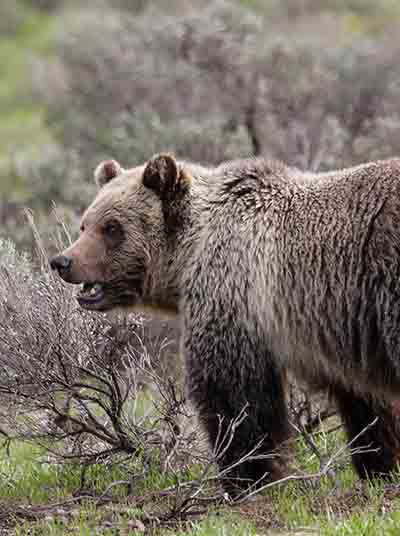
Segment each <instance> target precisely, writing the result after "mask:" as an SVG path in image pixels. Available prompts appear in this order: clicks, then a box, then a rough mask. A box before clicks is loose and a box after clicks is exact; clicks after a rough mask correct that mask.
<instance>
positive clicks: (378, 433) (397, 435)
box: [334, 389, 400, 479]
mask: <svg viewBox="0 0 400 536" xmlns="http://www.w3.org/2000/svg"><path fill="white" fill-rule="evenodd" d="M334 394H335V397H336V401H337V405H338V408H339V411H340V414H341V417H342V420H343V422H344V425H345V428H346V431H347V434H348V439H349V441H351V440H352V439H354V438H355V437H356V436H357V435H358V434H360V433H361V432H362V430H364V429H365V432H364V433H362V434H361V435H360V437H358V438H357V439H356V440H355V441H354V442H353V443H352V445H351V449H352V450H355V451H356V450H357V448H358V449H360V448H361V449H362V450H364V451H366V452H359V453H357V452H354V454H353V455H352V460H353V465H354V467H355V469H356V471H357V473H358V475H359V477H360V478H362V479H366V478H374V477H388V476H390V473H391V471H393V470H394V469H396V467H397V464H398V462H399V461H400V419H399V417H398V416H397V415H396V412H395V411H394V409H393V408H391V407H388V406H385V405H384V404H383V403H381V402H379V401H377V400H373V399H372V398H369V397H368V398H362V397H360V396H358V395H355V394H354V393H350V392H347V391H345V390H343V389H337V390H336V391H335V393H334ZM376 417H378V420H377V422H376V423H375V424H374V425H372V426H370V427H368V425H370V424H371V423H372V422H373V421H374V419H375V418H376ZM368 451H369V452H368Z"/></svg>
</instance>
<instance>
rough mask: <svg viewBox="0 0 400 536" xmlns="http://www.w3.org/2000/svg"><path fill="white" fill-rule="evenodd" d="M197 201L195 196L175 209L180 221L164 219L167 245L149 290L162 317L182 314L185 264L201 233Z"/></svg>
mask: <svg viewBox="0 0 400 536" xmlns="http://www.w3.org/2000/svg"><path fill="white" fill-rule="evenodd" d="M196 201H197V199H196V197H194V196H192V197H191V198H190V199H185V200H183V201H182V203H181V206H180V207H175V209H176V210H177V211H178V213H179V220H178V219H176V218H174V217H173V215H170V216H169V217H168V218H167V217H166V218H165V221H166V224H167V229H166V246H165V249H163V251H160V252H159V257H160V258H159V270H157V273H155V274H154V278H153V281H152V282H151V287H152V288H151V291H150V295H151V296H152V298H151V305H150V309H151V310H152V311H153V312H156V313H157V312H158V313H161V314H162V315H163V316H168V317H171V316H177V315H179V312H180V302H181V294H182V285H183V282H184V273H185V270H186V265H187V263H188V262H189V261H190V258H191V256H192V254H193V250H194V249H195V247H196V243H197V240H198V236H199V234H200V231H201V223H200V221H201V220H200V213H201V210H200V205H201V202H199V201H198V202H197V203H196Z"/></svg>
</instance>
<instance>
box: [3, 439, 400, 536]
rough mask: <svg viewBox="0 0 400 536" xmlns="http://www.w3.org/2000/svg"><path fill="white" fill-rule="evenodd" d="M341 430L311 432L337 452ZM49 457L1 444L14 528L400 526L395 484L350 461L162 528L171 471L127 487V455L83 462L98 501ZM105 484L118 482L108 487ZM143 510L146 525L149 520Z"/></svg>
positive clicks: (116, 530) (299, 451)
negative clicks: (369, 477) (363, 474)
mask: <svg viewBox="0 0 400 536" xmlns="http://www.w3.org/2000/svg"><path fill="white" fill-rule="evenodd" d="M340 436H341V432H335V433H333V434H331V435H326V434H320V435H319V436H317V437H316V441H317V445H318V448H319V449H321V453H324V450H323V449H324V446H326V448H327V449H331V448H334V451H336V450H337V448H338V445H339V444H340V442H341V440H342V438H341V437H340ZM295 458H296V463H297V464H298V465H299V467H301V469H302V470H303V471H304V472H305V473H307V474H308V473H311V472H315V470H317V469H318V467H317V465H316V461H315V460H314V459H313V455H310V453H309V451H308V450H307V449H306V447H305V445H304V444H303V442H302V441H298V442H297V446H296V453H295ZM48 461H49V460H48V458H47V455H46V452H45V451H44V450H43V449H42V448H39V447H36V446H33V445H31V444H26V443H16V444H12V445H11V447H10V449H9V451H8V452H7V450H6V449H2V450H1V451H0V478H1V480H2V486H1V488H0V509H1V506H2V505H8V506H9V507H11V508H12V507H14V508H15V519H14V523H15V532H14V533H15V534H16V535H20V536H28V535H30V536H32V535H33V536H41V535H43V536H44V535H56V536H58V535H61V534H66V533H72V534H82V535H91V534H94V533H96V534H102V535H106V536H108V535H110V536H111V535H113V536H115V535H120V536H123V535H127V534H141V533H142V532H140V530H141V529H142V528H143V523H145V524H146V527H153V528H152V532H151V534H154V535H160V536H161V535H163V536H164V535H165V536H167V535H169V534H171V535H177V536H225V535H227V536H228V535H229V536H230V535H233V536H236V535H238V536H239V535H244V536H247V535H248V536H253V535H254V536H255V535H258V536H261V535H266V536H287V535H289V534H295V533H297V532H299V533H300V534H301V533H302V531H303V532H304V533H305V534H307V533H311V534H312V533H316V534H320V535H321V536H333V535H334V534H335V535H339V536H340V535H343V536H347V535H354V536H369V535H371V536H372V535H375V534H385V535H386V534H388V535H389V536H390V535H392V534H393V535H395V534H398V533H399V531H400V491H398V490H397V488H396V486H395V485H389V484H387V483H383V482H379V481H378V482H375V483H373V484H372V483H370V484H368V485H364V486H363V487H361V486H360V483H359V482H358V481H357V479H356V478H355V476H354V472H353V470H352V468H351V466H350V465H349V464H347V465H346V464H345V465H344V466H343V467H342V468H341V469H340V470H338V471H336V473H335V475H334V478H332V477H328V476H327V477H323V478H321V479H319V480H317V481H315V482H302V481H293V482H289V483H288V484H287V485H286V486H282V487H279V488H278V487H277V488H271V489H270V490H268V491H266V492H264V493H263V494H262V495H260V496H258V497H256V498H255V500H254V501H250V502H248V503H244V504H243V505H223V506H217V505H215V504H214V505H210V506H209V508H208V510H207V509H206V510H204V511H203V513H199V514H198V515H194V516H191V517H189V518H187V519H186V520H185V521H184V522H180V521H179V520H175V521H173V522H172V523H171V527H170V528H169V529H168V528H166V527H165V526H158V525H157V521H156V520H157V512H160V513H161V512H162V511H165V506H166V505H167V504H171V503H170V502H168V501H171V499H170V498H168V497H166V496H162V495H161V496H160V495H158V494H157V492H158V491H160V490H162V489H165V488H166V487H169V486H172V485H174V484H175V483H176V482H175V476H174V475H172V474H169V473H167V474H162V473H161V472H160V471H159V469H158V465H157V464H156V463H155V464H154V466H152V467H150V468H149V470H148V472H147V474H146V477H145V478H142V479H139V480H136V481H135V482H134V486H133V488H132V489H131V490H130V492H129V494H128V488H127V486H126V485H124V484H123V483H121V482H120V481H125V480H128V479H129V474H132V473H134V472H135V471H134V469H135V465H134V464H135V462H134V460H132V461H129V460H128V461H127V462H125V463H124V464H122V465H115V466H106V465H103V464H97V465H94V466H92V467H91V468H89V469H88V471H87V474H86V478H85V488H84V491H83V492H81V493H84V494H86V495H87V494H89V495H90V494H93V496H94V497H97V498H99V497H101V496H102V494H103V493H104V491H105V490H107V489H108V490H109V493H110V494H111V495H112V501H107V502H106V503H105V504H103V503H101V501H100V502H99V503H96V501H94V500H91V499H90V498H89V499H87V500H85V499H84V500H83V502H79V503H78V502H74V495H75V493H76V492H77V490H78V489H79V486H80V476H81V472H80V468H79V466H77V465H71V466H60V465H56V464H53V463H48ZM196 471H198V468H196V467H194V468H193V470H192V472H190V471H189V472H188V473H187V474H186V475H182V478H181V481H184V480H185V479H191V478H193V475H194V474H196ZM112 483H117V484H116V485H115V486H114V487H112V490H111V491H110V484H112ZM53 505H57V506H56V507H53ZM39 506H40V508H39ZM21 508H22V509H23V508H29V509H30V511H33V512H35V508H38V511H39V513H38V514H37V516H36V517H37V519H36V521H35V520H33V521H32V519H27V520H26V519H25V517H26V516H24V515H22V514H21ZM199 510H201V508H199ZM148 515H150V516H151V518H152V519H153V521H154V523H153V525H152V524H151V523H150V524H149V518H148V517H147V516H148ZM10 522H11V521H10ZM135 523H139V528H136V529H135Z"/></svg>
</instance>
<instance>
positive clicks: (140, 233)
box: [55, 155, 400, 493]
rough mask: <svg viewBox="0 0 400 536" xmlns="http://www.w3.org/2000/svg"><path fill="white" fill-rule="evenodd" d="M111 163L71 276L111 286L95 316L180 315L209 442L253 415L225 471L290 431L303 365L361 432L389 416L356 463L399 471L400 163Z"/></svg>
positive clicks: (270, 462) (272, 467)
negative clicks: (290, 403) (111, 240)
mask: <svg viewBox="0 0 400 536" xmlns="http://www.w3.org/2000/svg"><path fill="white" fill-rule="evenodd" d="M114 167H115V169H121V171H119V172H118V173H117V172H116V173H115V174H116V176H115V177H113V176H111V177H110V173H109V171H110V166H107V172H105V173H101V167H100V168H98V170H97V176H101V177H103V179H104V178H106V179H107V181H108V182H107V183H106V184H105V185H104V186H103V187H102V189H101V190H100V191H99V194H98V197H97V198H96V199H95V201H94V202H93V204H92V205H91V207H90V208H89V209H88V211H87V213H86V214H85V216H84V217H83V226H84V227H83V229H84V230H83V233H82V235H81V237H80V238H79V240H78V241H77V242H76V243H75V244H74V245H72V247H71V248H70V249H69V250H67V251H66V252H64V257H66V258H67V259H69V260H71V262H72V265H71V266H70V267H68V270H67V273H65V268H60V274H61V275H62V276H63V277H64V278H65V279H66V280H67V281H71V282H75V283H77V282H82V281H90V282H93V281H101V283H102V284H103V285H104V288H105V289H106V292H105V296H104V299H103V300H102V301H101V302H100V303H97V304H94V305H93V306H90V308H92V309H93V308H94V309H100V310H106V309H111V308H113V307H115V306H117V305H118V306H120V305H126V306H131V307H135V308H139V309H143V308H148V307H150V308H153V309H154V308H156V309H162V310H167V311H176V312H178V313H179V314H180V315H181V316H182V320H183V340H182V351H183V354H184V358H185V362H186V371H187V386H188V392H189V394H190V398H191V400H192V401H193V402H194V404H195V406H196V408H197V410H198V413H199V417H200V420H201V422H202V423H203V425H204V427H205V429H206V430H207V432H208V436H209V439H210V443H211V445H212V446H215V443H216V442H217V439H218V437H221V432H222V435H223V432H224V431H226V429H227V427H228V425H229V422H230V421H231V420H232V419H235V418H236V417H237V416H238V414H239V413H240V412H241V411H242V409H243V408H246V413H247V418H246V419H245V420H244V421H243V422H242V424H241V425H240V426H239V427H238V428H237V429H236V432H235V436H234V439H233V441H232V444H231V445H230V447H229V448H228V449H227V450H226V452H225V454H224V455H223V456H222V458H221V459H220V466H221V469H225V468H227V467H229V466H230V465H231V464H233V463H234V462H235V461H237V460H238V459H239V458H240V457H241V456H242V455H243V454H244V453H246V452H248V451H249V449H251V448H252V447H254V446H256V445H258V446H259V448H258V453H259V454H260V453H261V454H269V453H271V452H273V451H276V449H278V450H279V446H280V445H281V443H282V442H283V441H284V440H285V439H286V438H288V436H289V424H288V415H287V407H286V402H285V389H284V383H285V382H284V378H285V371H287V370H288V369H290V370H291V372H292V373H293V374H294V375H295V377H297V378H300V379H301V380H303V381H306V382H308V384H309V385H310V387H311V388H313V389H314V388H315V389H325V390H328V391H329V392H330V393H331V394H332V396H333V397H334V398H335V399H336V401H337V404H338V408H339V411H340V413H341V415H342V418H343V421H344V423H345V426H346V430H347V433H348V436H349V439H352V438H354V437H355V436H356V435H357V434H359V433H360V432H361V430H362V429H363V428H365V426H366V425H367V424H369V423H370V422H371V421H373V419H374V418H375V417H376V416H378V417H379V420H378V422H377V424H376V425H375V426H374V427H372V428H370V429H369V430H368V432H367V434H366V436H362V437H360V438H359V439H358V440H357V441H356V445H355V446H361V445H363V446H366V445H368V447H370V448H371V449H374V452H369V453H364V454H357V455H354V457H353V461H354V466H355V468H356V470H357V472H358V474H359V475H360V477H362V478H365V477H373V476H374V475H376V474H378V475H380V474H387V473H389V472H390V471H391V470H392V469H393V468H394V467H395V464H396V463H397V461H398V455H399V452H400V450H399V447H400V432H399V427H398V422H397V417H396V416H395V415H394V414H393V412H392V411H391V404H392V402H393V400H395V398H396V397H397V398H398V397H399V395H400V367H399V363H398V360H399V355H400V338H399V331H400V330H399V326H400V161H399V160H387V161H381V162H372V163H368V164H365V165H360V166H358V167H355V168H351V169H345V170H341V171H335V172H331V173H325V174H318V175H312V174H303V173H301V172H300V171H298V170H296V169H291V168H288V167H287V166H285V165H283V164H281V163H278V162H273V161H268V160H263V159H251V160H244V161H236V162H232V163H228V164H224V165H221V166H220V167H218V168H215V169H206V168H202V167H199V166H195V165H192V164H188V163H185V162H180V163H177V162H175V160H174V159H173V158H172V157H170V156H168V155H162V156H158V157H153V158H152V159H151V161H150V162H149V164H148V166H144V167H140V168H134V169H132V170H127V171H126V170H122V168H118V166H114ZM99 169H100V171H99ZM104 182H106V181H105V180H102V181H101V183H104ZM110 218H111V219H113V220H117V221H118V222H119V223H120V226H121V229H122V230H123V233H124V238H123V240H122V242H121V243H119V244H118V245H115V244H114V246H112V245H107V243H106V239H105V238H104V235H103V234H102V232H101V229H102V228H103V226H104V224H105V222H106V221H107V220H109V219H110ZM89 236H90V237H92V242H91V244H92V245H91V246H90V247H86V246H84V245H82V244H84V243H85V242H84V241H85V240H88V237H89ZM86 243H87V242H86ZM96 249H97V250H98V251H99V252H101V254H100V255H97V254H96ZM62 260H64V262H61V263H60V266H61V265H62V266H66V265H67V264H68V263H66V262H65V259H62ZM101 263H103V264H101ZM100 265H101V267H100ZM55 267H57V266H55ZM57 268H58V267H57ZM221 417H222V418H223V419H222V420H221ZM284 461H285V460H284V456H282V457H281V458H279V457H265V458H264V459H262V460H258V461H248V462H246V463H244V464H240V465H238V466H237V467H235V468H233V469H232V470H230V471H229V472H228V473H227V474H226V477H227V478H226V481H225V485H226V488H227V489H228V491H230V492H231V493H235V492H236V491H237V490H238V489H243V488H246V487H247V486H249V485H251V484H254V483H256V482H258V485H260V484H261V483H264V482H265V479H276V478H279V477H280V476H281V474H282V470H283V467H284Z"/></svg>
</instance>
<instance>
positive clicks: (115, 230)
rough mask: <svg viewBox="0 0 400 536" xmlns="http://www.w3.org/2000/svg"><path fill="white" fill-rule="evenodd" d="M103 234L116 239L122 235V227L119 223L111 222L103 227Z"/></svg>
mask: <svg viewBox="0 0 400 536" xmlns="http://www.w3.org/2000/svg"><path fill="white" fill-rule="evenodd" d="M103 234H105V235H106V236H109V237H115V236H118V235H120V234H121V225H120V224H119V223H118V222H117V221H109V222H107V223H105V224H104V225H103Z"/></svg>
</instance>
